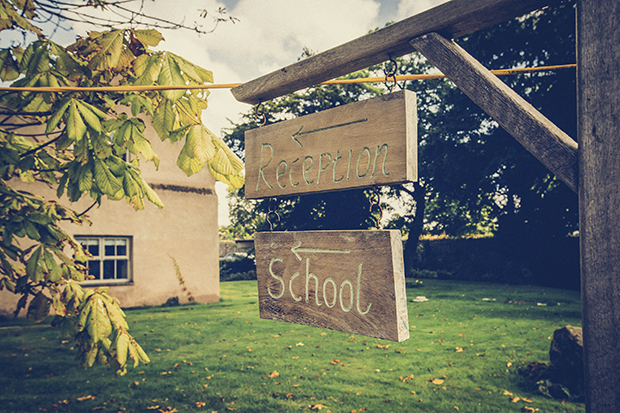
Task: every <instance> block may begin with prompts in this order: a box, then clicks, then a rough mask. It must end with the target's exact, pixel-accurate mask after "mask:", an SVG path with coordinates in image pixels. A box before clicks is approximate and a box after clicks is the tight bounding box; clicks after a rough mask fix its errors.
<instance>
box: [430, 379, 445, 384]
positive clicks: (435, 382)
mask: <svg viewBox="0 0 620 413" xmlns="http://www.w3.org/2000/svg"><path fill="white" fill-rule="evenodd" d="M430 382H431V383H433V384H443V382H444V381H443V380H442V379H433V380H431V381H430Z"/></svg>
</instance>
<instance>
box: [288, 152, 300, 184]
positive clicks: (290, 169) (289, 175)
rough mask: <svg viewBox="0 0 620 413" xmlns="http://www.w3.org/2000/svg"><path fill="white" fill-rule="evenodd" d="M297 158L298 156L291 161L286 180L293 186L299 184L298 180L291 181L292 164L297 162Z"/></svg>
mask: <svg viewBox="0 0 620 413" xmlns="http://www.w3.org/2000/svg"><path fill="white" fill-rule="evenodd" d="M298 160H299V158H297V159H295V160H294V161H293V162H291V167H290V168H289V170H288V180H289V182H290V183H291V186H293V187H295V186H298V185H299V182H297V183H294V182H293V165H295V164H296V163H297V161H298Z"/></svg>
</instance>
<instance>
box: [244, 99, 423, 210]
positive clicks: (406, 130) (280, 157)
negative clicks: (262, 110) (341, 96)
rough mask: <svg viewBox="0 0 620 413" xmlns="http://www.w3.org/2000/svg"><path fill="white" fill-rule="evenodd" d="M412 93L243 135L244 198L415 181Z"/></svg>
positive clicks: (415, 146)
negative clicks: (244, 156)
mask: <svg viewBox="0 0 620 413" xmlns="http://www.w3.org/2000/svg"><path fill="white" fill-rule="evenodd" d="M417 127H418V125H417V112H416V98H415V93H414V92H411V91H408V90H402V91H400V92H396V93H389V94H386V95H383V96H380V97H377V98H373V99H367V100H364V101H361V102H355V103H351V104H348V105H344V106H340V107H336V108H332V109H329V110H325V111H322V112H318V113H313V114H311V115H307V116H302V117H300V118H295V119H291V120H287V121H284V122H280V123H276V124H272V125H268V126H264V127H262V128H257V129H252V130H249V131H247V132H246V133H245V150H246V152H245V153H246V159H245V162H246V180H245V181H246V186H245V197H246V198H251V199H252V198H254V199H256V198H267V197H273V196H282V195H298V194H307V193H314V192H326V191H335V190H342V189H350V188H363V187H370V186H375V185H387V184H396V183H404V182H412V181H416V180H417V172H418V171H417Z"/></svg>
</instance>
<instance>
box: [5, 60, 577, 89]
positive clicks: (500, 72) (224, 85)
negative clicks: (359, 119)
mask: <svg viewBox="0 0 620 413" xmlns="http://www.w3.org/2000/svg"><path fill="white" fill-rule="evenodd" d="M575 67H577V65H576V64H568V65H557V66H539V67H526V68H520V69H499V70H491V73H493V74H495V75H497V76H506V75H516V74H522V73H533V72H542V71H548V70H559V69H572V68H575ZM444 77H446V75H444V74H430V75H429V74H426V75H401V76H396V81H397V82H400V81H407V80H429V79H442V78H444ZM389 80H390V81H393V80H394V78H390V79H389ZM381 82H385V77H366V78H359V79H337V80H328V81H326V82H322V83H319V85H343V84H351V83H381ZM242 84H243V83H222V84H213V85H183V86H172V85H167V86H166V85H162V86H154V85H151V86H107V87H74V86H60V87H0V92H59V93H62V92H148V91H155V90H192V89H201V90H202V89H231V88H234V87H237V86H240V85H242Z"/></svg>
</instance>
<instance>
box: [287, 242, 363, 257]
mask: <svg viewBox="0 0 620 413" xmlns="http://www.w3.org/2000/svg"><path fill="white" fill-rule="evenodd" d="M299 247H301V241H299V243H298V244H297V245H295V246H294V247H292V248H291V252H292V253H293V254H295V256H296V257H297V259H298V260H299V261H301V255H299V254H298V252H313V253H319V254H348V253H350V252H351V250H325V249H320V248H299Z"/></svg>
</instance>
